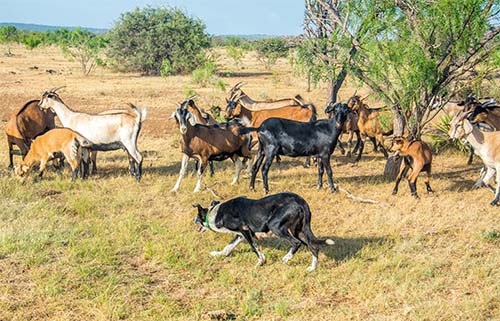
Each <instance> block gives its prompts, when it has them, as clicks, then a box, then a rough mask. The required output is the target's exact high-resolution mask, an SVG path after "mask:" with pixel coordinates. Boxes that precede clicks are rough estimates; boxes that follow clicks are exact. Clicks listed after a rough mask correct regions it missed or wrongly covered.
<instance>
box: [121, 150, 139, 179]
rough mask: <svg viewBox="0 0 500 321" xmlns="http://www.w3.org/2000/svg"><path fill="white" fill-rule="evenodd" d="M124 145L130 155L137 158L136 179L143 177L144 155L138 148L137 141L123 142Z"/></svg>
mask: <svg viewBox="0 0 500 321" xmlns="http://www.w3.org/2000/svg"><path fill="white" fill-rule="evenodd" d="M123 146H124V147H125V149H126V150H127V152H128V153H129V155H130V156H132V158H133V159H134V160H135V162H136V166H137V167H136V170H135V179H136V180H137V181H140V180H141V177H142V155H141V153H139V151H138V150H137V146H136V145H135V143H132V142H123Z"/></svg>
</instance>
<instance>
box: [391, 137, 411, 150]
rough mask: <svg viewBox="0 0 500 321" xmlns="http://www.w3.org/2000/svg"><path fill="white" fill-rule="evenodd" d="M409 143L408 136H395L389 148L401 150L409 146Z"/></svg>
mask: <svg viewBox="0 0 500 321" xmlns="http://www.w3.org/2000/svg"><path fill="white" fill-rule="evenodd" d="M408 144H409V142H408V139H406V137H403V136H398V137H394V139H393V140H392V144H391V147H390V148H389V150H390V151H391V152H399V151H402V150H404V149H406V148H407V147H408Z"/></svg>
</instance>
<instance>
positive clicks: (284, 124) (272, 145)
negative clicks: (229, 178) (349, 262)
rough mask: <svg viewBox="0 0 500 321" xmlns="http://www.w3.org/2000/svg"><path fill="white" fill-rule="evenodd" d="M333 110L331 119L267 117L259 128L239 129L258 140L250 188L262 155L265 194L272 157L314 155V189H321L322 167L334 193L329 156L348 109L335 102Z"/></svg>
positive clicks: (260, 163) (267, 187)
mask: <svg viewBox="0 0 500 321" xmlns="http://www.w3.org/2000/svg"><path fill="white" fill-rule="evenodd" d="M334 109H335V117H334V118H331V119H323V120H318V121H314V122H309V123H304V122H298V121H293V120H288V119H282V118H270V119H268V120H266V121H264V122H263V123H262V125H261V126H260V127H259V128H251V127H248V128H240V131H239V133H240V135H241V134H246V133H249V132H252V131H257V136H258V139H259V151H258V154H257V159H256V161H255V163H254V165H253V167H252V178H251V179H250V189H252V190H253V189H254V185H255V176H256V175H257V171H258V170H259V168H260V166H261V165H262V161H263V159H264V156H265V157H266V160H265V162H264V166H263V167H262V179H263V182H264V190H265V192H266V193H268V192H269V186H268V180H267V174H268V172H269V168H270V167H271V164H272V162H273V159H274V158H275V156H277V155H285V156H291V157H299V156H317V158H318V188H321V187H322V186H323V172H324V167H326V173H327V175H328V183H329V185H330V190H331V191H332V192H335V186H334V185H333V178H332V168H331V166H330V157H331V154H332V152H333V150H334V149H335V146H336V145H337V141H338V138H339V136H340V134H341V133H342V128H343V126H344V123H345V121H346V119H347V114H348V113H349V108H348V107H347V105H346V104H342V103H337V104H336V106H335V108H334Z"/></svg>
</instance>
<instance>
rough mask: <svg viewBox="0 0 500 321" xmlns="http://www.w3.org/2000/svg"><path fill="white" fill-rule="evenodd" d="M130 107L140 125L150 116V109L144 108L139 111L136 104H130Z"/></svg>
mask: <svg viewBox="0 0 500 321" xmlns="http://www.w3.org/2000/svg"><path fill="white" fill-rule="evenodd" d="M128 105H129V106H130V108H131V109H132V111H133V112H134V113H135V114H136V115H137V117H138V122H139V123H142V122H143V121H145V120H146V117H147V115H148V108H147V107H144V108H141V109H138V108H137V107H136V106H135V105H134V104H132V103H128Z"/></svg>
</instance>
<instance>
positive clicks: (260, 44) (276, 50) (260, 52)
mask: <svg viewBox="0 0 500 321" xmlns="http://www.w3.org/2000/svg"><path fill="white" fill-rule="evenodd" d="M255 50H256V51H257V58H258V59H259V60H260V61H261V62H262V63H263V64H264V66H265V67H266V69H271V67H272V66H273V65H274V64H276V61H277V60H278V58H284V57H286V56H287V55H288V51H289V48H288V44H287V42H286V40H285V39H282V38H267V39H262V40H258V41H255Z"/></svg>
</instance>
